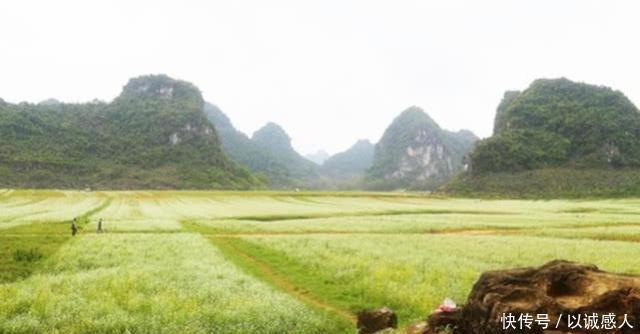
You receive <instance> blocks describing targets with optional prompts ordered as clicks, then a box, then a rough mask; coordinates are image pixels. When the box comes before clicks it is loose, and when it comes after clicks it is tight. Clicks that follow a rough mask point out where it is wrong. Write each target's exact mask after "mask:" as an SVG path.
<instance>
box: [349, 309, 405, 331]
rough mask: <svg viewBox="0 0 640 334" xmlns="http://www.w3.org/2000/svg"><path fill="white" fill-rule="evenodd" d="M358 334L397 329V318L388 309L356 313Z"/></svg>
mask: <svg viewBox="0 0 640 334" xmlns="http://www.w3.org/2000/svg"><path fill="white" fill-rule="evenodd" d="M357 326H358V334H373V333H378V332H380V331H384V330H386V329H393V328H397V327H398V317H397V316H396V314H395V312H393V311H392V310H391V309H390V308H388V307H382V308H379V309H374V310H365V311H361V312H360V313H358V324H357Z"/></svg>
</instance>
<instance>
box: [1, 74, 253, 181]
mask: <svg viewBox="0 0 640 334" xmlns="http://www.w3.org/2000/svg"><path fill="white" fill-rule="evenodd" d="M203 104H204V101H203V99H202V95H201V94H200V91H199V90H198V89H197V88H196V87H195V86H193V85H192V84H190V83H187V82H184V81H178V80H173V79H171V78H169V77H167V76H164V75H157V76H143V77H138V78H134V79H131V80H130V81H129V83H127V85H126V86H125V87H124V89H123V91H122V93H121V94H120V96H118V97H117V98H116V99H115V100H114V101H113V102H111V103H103V102H92V103H84V104H66V103H59V102H56V101H53V100H48V101H46V102H45V103H40V104H29V103H20V104H8V103H3V104H0V186H3V187H20V188H24V187H28V188H85V187H91V188H107V189H128V188H197V189H209V188H233V189H236V188H249V187H254V186H256V185H259V184H260V182H259V181H258V180H257V179H256V178H255V177H253V176H252V175H251V174H250V173H249V172H248V171H247V170H245V169H243V168H241V167H240V166H238V165H237V164H236V163H234V162H233V161H231V160H229V159H228V158H227V157H226V156H225V155H224V153H223V152H222V149H221V147H220V142H219V139H218V136H217V134H216V131H215V129H214V128H213V127H212V126H211V125H210V123H209V122H208V121H207V118H206V115H205V114H204V112H203Z"/></svg>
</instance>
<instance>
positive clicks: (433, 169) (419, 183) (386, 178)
mask: <svg viewBox="0 0 640 334" xmlns="http://www.w3.org/2000/svg"><path fill="white" fill-rule="evenodd" d="M476 140H477V138H476V136H475V135H473V134H472V133H471V132H469V131H466V130H463V131H459V132H450V131H446V130H443V129H441V128H440V126H438V124H436V122H435V121H434V120H433V119H431V117H429V115H427V114H426V113H425V112H424V111H423V110H422V109H420V108H418V107H411V108H409V109H407V110H405V111H404V112H402V113H401V114H400V115H399V116H398V117H396V119H394V121H393V122H392V123H391V125H390V126H389V127H388V128H387V130H386V131H385V133H384V135H383V136H382V139H381V140H380V142H379V143H378V144H376V146H375V154H374V160H373V165H372V167H371V169H369V171H368V172H367V183H368V184H369V187H371V188H375V189H400V188H402V189H412V190H431V189H435V188H436V187H438V186H440V185H442V184H443V183H445V182H446V181H448V180H450V179H451V178H452V177H453V176H454V175H455V174H456V173H458V172H459V171H460V170H462V169H463V158H464V156H465V155H466V154H467V153H468V152H469V151H470V150H471V148H472V146H473V143H474V142H475V141H476Z"/></svg>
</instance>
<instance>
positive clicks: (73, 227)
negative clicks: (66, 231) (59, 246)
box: [71, 218, 78, 236]
mask: <svg viewBox="0 0 640 334" xmlns="http://www.w3.org/2000/svg"><path fill="white" fill-rule="evenodd" d="M76 234H78V223H77V218H73V221H72V222H71V235H72V236H75V235H76Z"/></svg>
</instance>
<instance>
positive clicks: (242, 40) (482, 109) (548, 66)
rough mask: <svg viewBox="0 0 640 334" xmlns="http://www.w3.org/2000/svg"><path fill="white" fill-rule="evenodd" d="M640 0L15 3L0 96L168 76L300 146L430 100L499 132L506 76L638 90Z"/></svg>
mask: <svg viewBox="0 0 640 334" xmlns="http://www.w3.org/2000/svg"><path fill="white" fill-rule="evenodd" d="M639 14H640V1H634V0H629V1H616V0H602V1H586V0H531V1H528V0H527V1H517V0H504V1H450V0H446V1H445V0H442V1H426V0H423V1H408V0H407V1H405V0H393V1H392V0H388V1H371V0H363V1H348V0H324V1H300V0H291V1H259V0H256V1H248V0H229V1H158V0H156V1H133V0H130V1H71V0H64V1H60V0H58V1H33V0H27V1H25V0H20V1H6V0H3V1H2V2H1V3H0V43H2V47H1V49H0V97H2V98H3V99H5V100H6V101H10V102H19V101H30V102H38V101H41V100H43V99H46V98H50V97H53V98H57V99H59V100H62V101H65V102H82V101H88V100H91V99H93V98H99V99H103V100H107V101H109V100H111V99H113V98H114V97H115V96H117V95H118V94H119V92H120V90H121V89H122V86H123V85H124V84H125V83H126V82H127V80H128V79H129V78H130V77H133V76H138V75H141V74H149V73H166V74H168V75H170V76H173V77H176V78H179V79H183V80H187V81H190V82H193V83H194V84H196V85H197V86H198V87H200V89H201V90H202V92H203V94H204V97H205V99H206V100H208V101H210V102H213V103H215V104H217V105H218V106H220V107H221V108H222V110H223V111H224V112H225V113H227V114H228V115H229V116H230V117H231V119H232V121H233V123H234V124H235V125H236V127H238V128H239V129H240V130H242V131H244V132H246V133H248V134H251V133H253V131H255V130H257V129H258V128H259V127H260V126H262V125H263V124H264V123H265V122H267V121H274V122H276V123H279V124H281V125H282V126H283V127H284V128H285V130H286V131H287V132H288V133H289V135H290V136H291V137H292V139H293V144H294V147H295V148H296V149H298V150H299V151H300V152H301V153H310V152H313V151H316V150H318V149H325V150H327V151H329V152H330V153H336V152H338V151H341V150H344V149H346V148H347V147H349V146H351V144H353V143H354V142H355V141H356V140H357V139H359V138H369V139H371V140H372V141H377V140H378V139H379V138H380V136H381V135H382V132H383V131H384V129H385V128H386V126H387V125H388V124H389V123H390V122H391V120H392V119H393V118H394V117H395V116H396V115H397V114H398V113H400V112H401V111H402V110H404V109H405V108H406V107H409V106H411V105H418V106H420V107H422V108H424V109H425V111H426V112H427V113H429V114H430V115H431V116H432V117H433V118H434V119H435V120H436V121H437V122H438V123H439V124H440V125H441V126H442V127H444V128H447V129H451V130H457V129H460V128H467V129H470V130H472V131H473V132H475V133H476V134H478V135H479V136H481V137H485V136H488V135H490V134H491V131H492V125H493V117H494V113H495V108H496V106H497V104H498V102H499V101H500V99H501V97H502V94H503V93H504V91H505V90H508V89H524V88H526V87H527V86H528V84H529V83H530V82H531V81H532V80H533V79H535V78H539V77H559V76H565V77H568V78H570V79H572V80H578V81H585V82H589V83H597V84H602V85H607V86H611V87H613V88H615V89H619V90H621V91H623V92H624V93H625V94H626V95H627V96H628V97H630V98H631V100H632V101H634V103H636V104H638V103H640V43H639V41H640V19H639V18H638V15H639Z"/></svg>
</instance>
